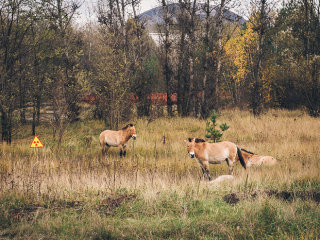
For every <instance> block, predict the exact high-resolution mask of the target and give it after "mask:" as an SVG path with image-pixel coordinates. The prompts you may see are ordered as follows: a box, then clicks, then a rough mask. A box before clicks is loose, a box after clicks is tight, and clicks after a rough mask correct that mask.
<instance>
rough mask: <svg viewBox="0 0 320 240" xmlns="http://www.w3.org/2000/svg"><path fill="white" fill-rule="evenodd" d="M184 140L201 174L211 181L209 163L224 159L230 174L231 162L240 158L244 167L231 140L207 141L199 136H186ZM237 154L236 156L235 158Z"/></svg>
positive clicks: (240, 155) (243, 164) (219, 161)
mask: <svg viewBox="0 0 320 240" xmlns="http://www.w3.org/2000/svg"><path fill="white" fill-rule="evenodd" d="M184 141H185V142H186V144H187V147H188V152H189V154H190V157H191V158H194V157H196V158H197V160H198V162H199V163H200V165H201V168H202V172H203V174H204V175H206V176H207V177H208V179H209V181H211V176H210V173H209V164H220V163H222V162H224V161H226V162H227V164H228V167H229V173H230V174H233V164H235V162H236V161H237V160H240V163H241V165H242V166H243V167H244V168H246V164H245V161H244V159H243V157H242V154H241V151H240V149H239V148H238V147H237V145H235V144H234V143H232V142H227V141H224V142H218V143H208V142H206V141H205V140H203V139H200V138H188V140H184ZM237 156H238V158H236V157H237Z"/></svg>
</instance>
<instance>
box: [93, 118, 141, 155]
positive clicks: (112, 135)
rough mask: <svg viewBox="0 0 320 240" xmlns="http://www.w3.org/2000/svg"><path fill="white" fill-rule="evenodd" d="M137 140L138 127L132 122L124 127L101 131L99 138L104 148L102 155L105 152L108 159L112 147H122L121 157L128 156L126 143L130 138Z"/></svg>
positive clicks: (102, 148)
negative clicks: (116, 129)
mask: <svg viewBox="0 0 320 240" xmlns="http://www.w3.org/2000/svg"><path fill="white" fill-rule="evenodd" d="M131 137H132V138H133V140H135V139H136V138H137V134H136V129H135V127H134V126H133V124H132V123H130V124H128V125H127V126H125V127H124V128H122V129H120V130H118V131H113V130H105V131H103V132H102V133H100V136H99V140H100V145H101V150H102V156H103V155H104V154H105V155H106V159H107V156H108V150H109V148H110V147H119V148H120V158H121V157H122V156H123V157H125V156H126V153H127V152H126V143H127V142H128V141H129V139H130V138H131Z"/></svg>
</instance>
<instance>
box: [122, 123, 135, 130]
mask: <svg viewBox="0 0 320 240" xmlns="http://www.w3.org/2000/svg"><path fill="white" fill-rule="evenodd" d="M128 127H133V124H132V123H129V124H128V125H127V126H125V127H123V128H122V130H126V129H127V128H128Z"/></svg>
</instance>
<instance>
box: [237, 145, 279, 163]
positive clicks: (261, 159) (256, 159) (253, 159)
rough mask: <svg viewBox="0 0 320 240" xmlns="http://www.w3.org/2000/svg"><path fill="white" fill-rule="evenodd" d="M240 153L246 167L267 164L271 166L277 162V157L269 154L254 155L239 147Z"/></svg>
mask: <svg viewBox="0 0 320 240" xmlns="http://www.w3.org/2000/svg"><path fill="white" fill-rule="evenodd" d="M241 153H242V156H243V158H244V161H245V162H246V165H247V167H251V166H261V165H268V166H272V165H275V164H276V163H277V159H275V158H274V157H271V156H260V155H256V154H254V153H252V152H250V151H248V150H245V149H243V148H241Z"/></svg>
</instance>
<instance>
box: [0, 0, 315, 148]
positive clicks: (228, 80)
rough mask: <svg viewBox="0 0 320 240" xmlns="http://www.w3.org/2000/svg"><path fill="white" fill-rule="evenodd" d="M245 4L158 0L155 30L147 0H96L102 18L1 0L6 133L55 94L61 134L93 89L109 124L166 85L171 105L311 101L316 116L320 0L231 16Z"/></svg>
mask: <svg viewBox="0 0 320 240" xmlns="http://www.w3.org/2000/svg"><path fill="white" fill-rule="evenodd" d="M237 4H238V2H237V1H231V0H216V1H212V0H204V1H196V0H179V1H176V2H175V4H172V3H171V2H169V1H167V0H159V6H161V12H162V15H163V22H162V23H160V24H157V26H156V31H157V32H158V33H159V42H154V41H153V40H152V38H151V37H150V36H149V32H148V28H147V23H146V22H145V21H144V19H142V18H141V17H140V16H139V13H138V9H139V6H140V5H141V2H140V0H126V1H124V0H100V1H98V2H97V4H96V16H97V19H96V21H94V22H93V23H87V24H85V25H84V26H81V27H76V25H75V24H74V23H75V21H74V19H75V16H76V15H77V14H78V10H79V8H80V4H79V3H77V2H72V1H66V0H19V1H18V0H2V1H1V2H0V62H1V64H0V81H1V85H0V112H1V132H2V141H6V142H7V143H11V138H12V131H13V129H14V127H15V126H17V124H24V123H26V115H28V114H29V113H31V115H32V131H31V133H32V134H35V132H36V126H37V125H38V124H39V122H40V111H41V109H43V108H44V107H45V106H46V105H50V107H52V112H53V119H52V124H53V129H54V132H53V134H54V135H55V136H56V138H57V142H58V144H60V143H61V139H62V136H63V133H64V130H65V129H66V127H67V126H68V124H69V123H70V122H72V121H76V120H77V119H78V118H79V114H80V106H79V103H80V100H81V98H82V97H83V96H84V95H86V94H87V95H88V94H89V95H93V96H94V97H95V103H96V106H95V110H94V116H95V117H96V118H99V119H104V120H105V122H106V125H108V126H109V127H111V128H118V126H119V124H120V123H121V122H122V121H126V120H127V119H129V118H130V117H131V116H132V115H133V114H136V115H138V116H155V113H154V107H153V106H152V104H151V99H150V97H149V96H150V93H151V92H159V91H160V92H166V93H167V107H166V110H167V114H168V115H169V116H172V115H176V114H178V115H180V116H194V117H201V118H207V117H208V115H209V114H210V113H211V111H212V110H213V109H215V110H219V108H222V107H225V106H237V107H240V108H249V109H251V110H252V112H253V114H255V115H259V114H261V113H263V111H264V109H266V108H270V107H283V108H290V109H291V108H297V107H302V106H303V107H306V109H307V110H308V112H309V114H310V115H311V116H314V117H318V116H319V115H320V87H319V85H320V79H319V78H320V73H319V72H320V53H319V51H320V4H319V1H316V0H290V1H288V2H286V3H284V4H283V5H282V6H281V7H280V9H279V7H278V8H275V6H274V3H273V2H271V1H269V0H255V1H252V2H251V5H250V9H248V13H249V19H248V21H245V22H243V21H241V18H239V19H237V18H234V19H232V20H230V19H229V20H228V19H227V14H228V9H230V8H234V7H235V6H236V5H237ZM213 6H214V7H213ZM199 11H201V13H202V14H201V17H200V15H199ZM173 93H176V94H177V103H176V105H174V103H173V102H172V99H171V98H170V96H171V95H172V94H173ZM132 98H135V101H136V103H135V104H133V101H132ZM130 99H131V100H130ZM135 106H136V107H135Z"/></svg>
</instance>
